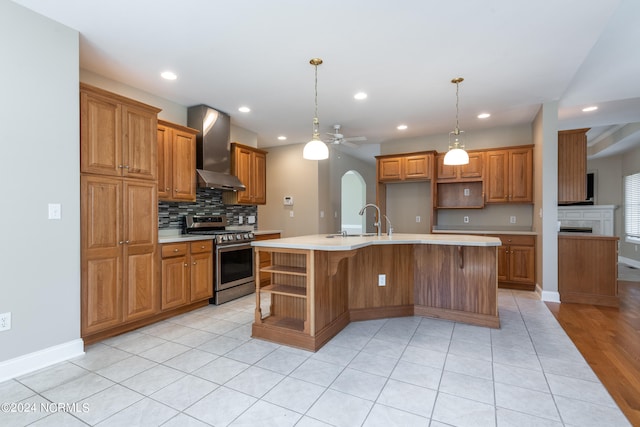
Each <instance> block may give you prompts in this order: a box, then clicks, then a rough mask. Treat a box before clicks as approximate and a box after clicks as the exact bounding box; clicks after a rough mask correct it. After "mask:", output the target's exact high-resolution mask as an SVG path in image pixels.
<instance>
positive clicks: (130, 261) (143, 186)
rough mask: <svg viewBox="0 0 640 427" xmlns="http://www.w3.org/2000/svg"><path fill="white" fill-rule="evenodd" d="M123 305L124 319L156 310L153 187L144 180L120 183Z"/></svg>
mask: <svg viewBox="0 0 640 427" xmlns="http://www.w3.org/2000/svg"><path fill="white" fill-rule="evenodd" d="M123 191H124V203H123V207H124V224H123V225H124V248H125V252H124V260H125V262H124V271H123V275H124V278H125V281H124V284H123V286H124V297H125V300H124V307H125V319H126V320H130V319H136V318H139V317H144V316H148V315H150V314H154V313H156V312H157V311H158V283H157V279H158V278H157V275H156V264H155V261H154V260H155V259H156V248H157V242H158V231H157V224H158V201H157V186H156V184H155V183H151V182H147V181H125V183H124V190H123Z"/></svg>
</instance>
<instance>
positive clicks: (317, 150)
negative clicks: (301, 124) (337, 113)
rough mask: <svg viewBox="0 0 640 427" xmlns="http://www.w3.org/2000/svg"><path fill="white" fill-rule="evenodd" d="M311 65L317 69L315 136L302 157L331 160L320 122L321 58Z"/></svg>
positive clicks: (315, 59)
mask: <svg viewBox="0 0 640 427" xmlns="http://www.w3.org/2000/svg"><path fill="white" fill-rule="evenodd" d="M309 63H310V64H311V65H313V67H314V68H315V107H316V110H315V116H314V117H313V136H312V137H311V141H309V142H307V143H306V144H305V146H304V149H303V150H302V157H303V158H305V159H307V160H324V159H328V158H329V147H327V144H325V143H324V142H322V140H321V139H320V130H319V128H320V122H319V120H318V65H320V64H322V59H321V58H312V59H311V60H310V61H309Z"/></svg>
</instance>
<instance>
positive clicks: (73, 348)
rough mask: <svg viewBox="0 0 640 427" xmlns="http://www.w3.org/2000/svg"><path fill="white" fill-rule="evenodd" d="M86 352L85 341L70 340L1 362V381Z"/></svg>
mask: <svg viewBox="0 0 640 427" xmlns="http://www.w3.org/2000/svg"><path fill="white" fill-rule="evenodd" d="M83 354H84V341H82V339H80V338H78V339H77V340H73V341H68V342H66V343H63V344H58V345H54V346H53V347H48V348H45V349H42V350H38V351H34V352H33V353H29V354H25V355H23V356H18V357H15V358H13V359H9V360H5V361H4V362H0V383H1V382H3V381H6V380H10V379H12V378H17V377H19V376H21V375H24V374H28V373H30V372H33V371H37V370H38V369H42V368H46V367H47V366H51V365H53V364H55V363H58V362H63V361H65V360H69V359H71V358H73V357H78V356H82V355H83Z"/></svg>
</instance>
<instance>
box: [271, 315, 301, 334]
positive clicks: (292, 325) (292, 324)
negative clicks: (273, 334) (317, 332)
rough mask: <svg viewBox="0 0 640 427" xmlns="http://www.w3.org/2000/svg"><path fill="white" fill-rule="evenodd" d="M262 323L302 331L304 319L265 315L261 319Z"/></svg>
mask: <svg viewBox="0 0 640 427" xmlns="http://www.w3.org/2000/svg"><path fill="white" fill-rule="evenodd" d="M262 323H264V324H265V325H267V326H270V327H276V328H285V329H290V330H293V331H298V332H303V331H304V320H301V319H295V318H293V317H283V316H274V315H271V316H267V317H264V318H263V319H262Z"/></svg>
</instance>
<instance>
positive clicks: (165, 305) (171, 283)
mask: <svg viewBox="0 0 640 427" xmlns="http://www.w3.org/2000/svg"><path fill="white" fill-rule="evenodd" d="M189 279H190V278H189V264H187V256H179V257H174V258H165V259H163V260H162V304H161V308H162V310H168V309H170V308H174V307H179V306H181V305H184V304H187V303H188V302H189V285H190V284H189Z"/></svg>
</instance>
